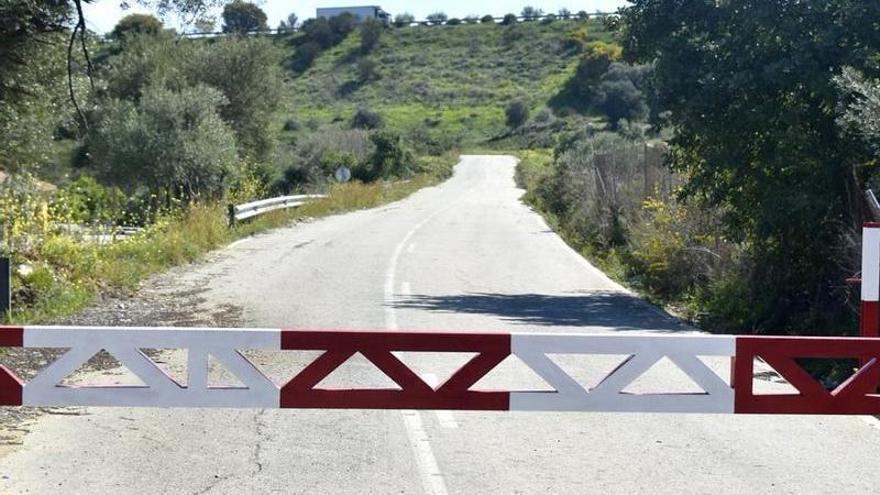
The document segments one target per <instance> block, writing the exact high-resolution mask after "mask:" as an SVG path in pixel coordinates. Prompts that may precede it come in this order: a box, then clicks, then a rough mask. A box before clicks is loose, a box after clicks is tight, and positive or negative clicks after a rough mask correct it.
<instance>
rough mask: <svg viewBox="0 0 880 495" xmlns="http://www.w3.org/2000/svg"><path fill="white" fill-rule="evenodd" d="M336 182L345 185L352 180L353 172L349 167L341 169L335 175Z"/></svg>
mask: <svg viewBox="0 0 880 495" xmlns="http://www.w3.org/2000/svg"><path fill="white" fill-rule="evenodd" d="M334 176H335V177H336V182H340V183H345V182H348V181H350V180H351V170H349V168H348V167H339V168H337V169H336V173H335V174H334Z"/></svg>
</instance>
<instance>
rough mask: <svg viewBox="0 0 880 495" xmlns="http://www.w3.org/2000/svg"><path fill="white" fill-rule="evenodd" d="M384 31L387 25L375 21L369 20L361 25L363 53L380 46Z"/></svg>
mask: <svg viewBox="0 0 880 495" xmlns="http://www.w3.org/2000/svg"><path fill="white" fill-rule="evenodd" d="M384 30H385V25H384V24H382V23H381V22H379V21H377V20H375V19H367V20H366V21H365V22H364V23H363V24H361V27H360V31H361V51H363V52H365V53H366V52H369V51H372V50H373V48H375V47H376V45H378V44H379V39H381V38H382V31H384Z"/></svg>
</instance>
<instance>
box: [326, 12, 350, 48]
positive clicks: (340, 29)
mask: <svg viewBox="0 0 880 495" xmlns="http://www.w3.org/2000/svg"><path fill="white" fill-rule="evenodd" d="M327 22H328V24H329V26H330V31H332V32H333V34H335V35H336V40H335V43H334V44H339V43H341V42H342V40H344V39H345V38H346V37H348V35H349V34H350V33H351V32H352V31H354V30H355V28H356V27H357V19H356V18H355V17H354V16H353V15H351V14H349V13H348V12H345V13H343V14H339V15H337V16H335V17H331V18H330V20H329V21H327Z"/></svg>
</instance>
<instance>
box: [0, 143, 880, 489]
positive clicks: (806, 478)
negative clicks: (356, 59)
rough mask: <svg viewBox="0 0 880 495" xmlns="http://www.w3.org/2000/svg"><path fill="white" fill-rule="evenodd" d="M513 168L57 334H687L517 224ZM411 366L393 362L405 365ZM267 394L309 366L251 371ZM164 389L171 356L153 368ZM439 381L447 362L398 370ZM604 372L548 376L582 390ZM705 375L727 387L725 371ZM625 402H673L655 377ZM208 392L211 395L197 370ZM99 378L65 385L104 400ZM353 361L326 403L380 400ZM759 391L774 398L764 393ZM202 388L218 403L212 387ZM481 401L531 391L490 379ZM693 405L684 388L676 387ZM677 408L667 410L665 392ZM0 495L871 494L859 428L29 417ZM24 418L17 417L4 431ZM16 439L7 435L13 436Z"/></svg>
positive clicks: (533, 220)
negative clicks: (222, 329)
mask: <svg viewBox="0 0 880 495" xmlns="http://www.w3.org/2000/svg"><path fill="white" fill-rule="evenodd" d="M514 166H515V160H514V159H513V158H510V157H488V156H480V157H464V158H463V160H462V163H460V164H459V166H458V167H457V169H456V174H455V176H454V177H453V178H452V179H450V180H449V181H447V182H446V183H444V184H443V185H441V186H438V187H434V188H429V189H425V190H422V191H420V192H418V193H416V194H415V195H413V196H412V197H410V198H409V199H407V200H404V201H402V202H399V203H396V204H394V205H390V206H387V207H384V208H378V209H373V210H365V211H359V212H354V213H350V214H346V215H340V216H335V217H331V218H327V219H323V220H320V221H314V222H308V223H302V224H298V225H293V226H291V227H289V228H283V229H278V230H276V231H273V232H269V233H266V234H262V235H258V236H255V237H253V238H250V239H248V240H245V241H244V242H239V243H236V244H234V245H232V246H229V247H228V248H226V249H224V250H221V251H219V252H217V253H215V254H213V255H211V256H209V257H208V258H207V259H206V260H205V261H204V262H202V263H200V264H198V265H193V266H189V267H182V268H179V269H175V270H173V271H171V272H169V273H166V274H163V275H161V276H158V277H156V278H154V279H153V280H151V281H149V282H148V283H147V284H145V286H144V288H143V289H142V290H141V291H140V292H139V293H138V294H137V296H136V297H134V298H131V299H124V300H119V299H111V300H107V301H104V302H102V303H101V304H98V305H96V306H95V307H94V308H92V309H90V310H89V311H86V312H84V313H83V314H82V315H78V316H77V317H76V318H74V319H73V320H72V321H71V322H69V323H74V324H90V325H180V326H246V327H269V328H273V327H324V328H395V327H396V328H401V329H407V328H413V329H449V330H508V331H533V332H550V333H554V332H632V331H643V332H662V333H669V332H681V331H688V330H689V329H688V328H687V327H686V326H684V325H682V324H681V323H679V322H677V321H675V320H674V319H672V318H670V317H668V316H667V315H665V314H663V313H662V312H660V311H658V310H657V309H656V308H653V307H652V306H650V305H648V304H647V303H644V302H642V301H640V300H638V299H636V298H634V297H633V296H631V295H630V294H628V293H626V292H625V291H623V290H621V288H620V287H618V286H617V285H616V284H614V283H613V282H611V281H610V280H609V279H608V278H607V277H605V276H604V275H603V274H602V273H601V272H599V271H598V270H596V269H595V268H593V267H591V266H590V265H589V264H588V263H586V262H585V261H583V260H582V259H580V258H578V257H577V256H576V255H575V254H574V253H573V252H572V251H571V250H570V249H568V248H567V247H566V246H565V245H564V244H563V243H562V242H561V240H560V239H559V238H558V237H557V236H556V235H555V234H554V233H553V232H552V231H550V229H549V228H548V227H547V225H546V224H545V223H544V222H543V220H542V219H541V218H540V217H539V216H538V215H537V214H535V213H534V212H532V211H530V210H529V208H527V207H526V206H524V205H523V204H522V203H521V202H520V201H519V197H520V196H521V194H522V191H521V190H519V189H517V188H516V187H515V185H514V181H513V172H514ZM407 354H410V353H407ZM248 356H249V357H250V358H251V359H252V360H253V361H254V362H255V363H256V364H257V365H258V366H259V367H261V368H262V369H264V370H265V372H266V373H267V374H268V375H269V376H271V377H272V378H273V379H275V380H276V381H283V380H285V379H287V378H290V377H291V376H292V375H294V374H296V372H297V371H298V370H300V369H302V368H303V367H304V366H305V365H306V364H307V363H308V362H310V360H311V359H314V357H315V356H314V354H311V355H310V354H309V353H271V352H259V353H256V352H254V353H248ZM155 359H156V360H157V361H158V362H160V366H162V367H163V368H165V369H166V370H168V372H169V373H170V374H171V375H172V376H175V375H177V376H179V375H180V374H181V373H182V372H183V369H184V368H183V367H184V366H185V364H184V355H183V354H182V352H180V351H161V352H160V353H158V354H156V355H155ZM401 359H403V360H404V361H406V362H407V363H409V364H411V366H412V367H413V368H414V369H415V370H416V371H417V372H419V373H420V374H423V375H425V376H427V374H434V375H436V376H437V377H441V378H442V377H443V376H444V375H448V374H449V373H451V372H452V370H454V369H455V368H456V366H457V365H459V364H460V363H461V362H462V361H463V360H464V359H465V358H463V357H461V356H458V357H454V356H443V357H438V356H433V355H417V356H410V355H407V356H402V357H401ZM617 362H619V361H615V359H614V357H613V356H607V357H606V358H605V361H603V360H602V359H593V358H591V359H590V360H588V361H577V362H574V361H572V362H564V363H563V362H561V363H560V364H561V365H563V367H565V368H566V369H568V370H571V373H572V374H573V375H575V376H576V377H578V378H579V379H582V380H584V381H585V382H586V381H590V380H596V379H599V378H601V376H602V374H603V372H607V371H608V370H609V369H610V368H613V367H614V366H615V365H616V364H617ZM707 364H709V365H710V366H712V367H713V368H715V369H717V370H719V372H721V373H722V375H723V373H724V372H725V371H724V370H726V369H727V366H728V363H725V362H709V360H707ZM652 371H655V373H653V374H650V376H649V375H646V376H645V379H646V380H645V382H644V383H636V384H633V385H634V386H635V387H636V388H637V389H638V388H639V387H645V388H648V389H656V387H658V386H665V387H667V388H669V387H671V388H673V389H677V388H679V387H680V388H681V389H682V390H681V391H687V390H689V389H688V386H689V385H688V383H686V380H682V378H681V377H680V373H679V374H676V370H675V369H674V367H670V366H666V367H664V366H663V365H660V366H658V368H657V369H656V370H652ZM212 377H213V378H212V379H213V380H214V381H215V382H217V381H220V382H222V381H224V380H229V379H230V377H228V376H225V375H224V373H223V372H222V370H220V369H215V370H214V371H213V373H212ZM125 379H126V375H125V374H124V373H119V371H118V370H114V369H108V368H107V367H101V366H98V367H96V368H94V369H89V370H86V371H85V372H83V373H80V374H78V375H76V376H75V377H74V381H76V382H80V383H95V382H100V383H119V382H123V381H124V380H125ZM385 383H387V378H383V377H382V376H380V375H379V374H378V373H377V371H376V370H375V369H373V368H372V367H371V366H370V365H369V363H368V362H366V361H365V360H363V359H360V360H358V359H354V360H352V362H350V363H348V364H346V365H344V366H343V367H341V368H340V369H339V370H338V371H337V372H336V373H334V374H333V375H332V376H331V377H329V378H328V382H325V383H324V384H325V385H327V384H329V385H342V384H347V385H372V386H375V385H380V384H385ZM766 383H767V384H768V385H767V386H770V385H771V384H770V382H766ZM215 384H220V383H215ZM478 385H479V386H480V387H486V388H492V387H505V388H514V389H530V388H532V387H537V388H540V387H541V384H540V383H535V379H534V377H533V376H531V375H530V373H529V372H528V370H526V369H523V367H522V366H520V367H517V366H516V365H515V363H504V364H502V366H501V367H500V369H499V370H497V371H496V372H494V373H493V374H492V376H491V377H490V378H488V379H487V380H486V381H484V382H481V383H480V384H478ZM690 386H692V385H690ZM676 391H678V390H676ZM31 413H32V415H31V416H29V417H28V418H26V419H23V420H21V421H23V422H19V421H18V420H16V419H15V418H13V417H11V416H10V417H8V418H7V417H5V416H0V418H2V421H3V422H4V424H6V425H7V426H12V427H13V428H17V429H19V430H21V431H20V432H19V433H21V434H20V435H17V436H15V438H14V439H11V440H9V441H7V444H9V445H7V447H9V449H8V450H9V451H8V452H6V454H5V455H2V454H0V456H2V457H0V493H14V494H17V493H39V494H53V493H58V494H80V493H82V494H103V493H112V494H115V493H135V494H154V493H163V494H165V493H168V494H199V493H210V494H241V493H260V494H262V493H279V494H280V493H284V494H288V493H292V494H300V493H301V494H312V493H351V494H363V493H378V494H385V493H388V494H391V493H395V494H396V493H406V494H410V493H412V494H419V493H429V494H433V495H442V494H445V493H474V494H486V493H541V494H544V493H554V494H555V493H573V494H575V493H576V494H582V493H626V494H630V493H652V494H655V493H669V494H681V493H707V494H708V493H712V494H715V493H732V494H738V493H786V494H787V493H798V494H801V493H874V492H876V487H877V486H878V484H880V472H878V471H877V470H875V469H870V467H867V468H866V467H865V466H866V465H865V463H866V462H867V463H868V466H870V460H872V459H877V458H880V429H878V428H877V427H876V426H875V425H874V424H873V423H871V422H869V421H868V420H866V419H865V418H860V417H788V416H775V417H769V416H712V415H658V414H653V415H652V414H576V413H565V414H551V413H481V412H453V413H448V412H445V413H442V414H441V413H439V412H431V411H423V412H418V413H412V412H401V411H359V410H347V411H337V410H333V411H321V410H274V409H269V410H228V409H211V410H208V409H204V410H202V409H192V410H183V409H177V410H170V409H168V410H162V409H126V408H116V409H114V408H104V409H101V408H77V409H56V410H47V411H32V412H31ZM19 419H20V418H19ZM9 438H12V437H9Z"/></svg>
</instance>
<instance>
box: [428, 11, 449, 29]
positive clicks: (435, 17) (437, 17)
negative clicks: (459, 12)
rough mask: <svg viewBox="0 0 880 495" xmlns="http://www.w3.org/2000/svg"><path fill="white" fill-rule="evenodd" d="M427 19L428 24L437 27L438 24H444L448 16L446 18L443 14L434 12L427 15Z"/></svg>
mask: <svg viewBox="0 0 880 495" xmlns="http://www.w3.org/2000/svg"><path fill="white" fill-rule="evenodd" d="M427 19H428V23H430V24H433V25H435V26H439V25H440V24H443V23H444V22H446V20H447V19H449V16H447V15H446V14H445V13H444V12H434V13H433V14H429V15H428V18H427Z"/></svg>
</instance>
